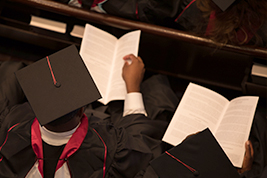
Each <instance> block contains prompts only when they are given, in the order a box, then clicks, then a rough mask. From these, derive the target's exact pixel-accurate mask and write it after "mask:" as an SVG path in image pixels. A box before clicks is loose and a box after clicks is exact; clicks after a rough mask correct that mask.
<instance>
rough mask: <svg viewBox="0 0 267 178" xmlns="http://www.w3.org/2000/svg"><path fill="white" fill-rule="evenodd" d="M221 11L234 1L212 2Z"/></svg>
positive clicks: (217, 0)
mask: <svg viewBox="0 0 267 178" xmlns="http://www.w3.org/2000/svg"><path fill="white" fill-rule="evenodd" d="M212 1H213V2H214V3H215V4H216V5H217V6H218V7H219V8H220V9H221V10H222V11H225V10H226V9H227V8H228V7H230V6H231V5H232V4H233V3H234V2H235V1H236V0H212Z"/></svg>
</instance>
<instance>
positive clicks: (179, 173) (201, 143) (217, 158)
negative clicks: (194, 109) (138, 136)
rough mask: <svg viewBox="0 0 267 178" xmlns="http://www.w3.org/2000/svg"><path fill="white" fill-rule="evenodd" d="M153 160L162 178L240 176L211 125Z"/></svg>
mask: <svg viewBox="0 0 267 178" xmlns="http://www.w3.org/2000/svg"><path fill="white" fill-rule="evenodd" d="M150 164H151V166H152V168H153V169H154V171H155V172H156V173H157V175H158V176H159V177H160V178H177V177H182V178H210V177H212V178H213V177H216V178H239V174H238V173H237V170H236V169H235V167H234V166H233V165H232V163H231V162H230V160H229V159H228V157H227V156H226V154H225V153H224V151H223V150H222V148H221V147H220V145H219V144H218V142H217V141H216V139H215V138H214V136H213V135H212V133H211V132H210V130H209V129H205V130H204V131H202V132H200V133H198V134H196V135H193V136H191V137H189V138H187V139H186V140H185V141H183V142H182V143H181V144H179V145H177V146H176V147H173V148H172V149H170V150H169V151H166V152H165V153H164V154H162V155H161V156H160V157H158V158H156V159H155V160H153V161H152V162H151V163H150Z"/></svg>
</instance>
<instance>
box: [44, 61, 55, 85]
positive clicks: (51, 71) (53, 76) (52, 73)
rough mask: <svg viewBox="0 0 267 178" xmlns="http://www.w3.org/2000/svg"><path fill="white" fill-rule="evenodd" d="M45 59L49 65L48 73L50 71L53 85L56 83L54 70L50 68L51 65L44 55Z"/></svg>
mask: <svg viewBox="0 0 267 178" xmlns="http://www.w3.org/2000/svg"><path fill="white" fill-rule="evenodd" d="M46 61H47V64H48V66H49V69H50V73H51V75H52V78H53V82H54V85H56V84H57V81H56V77H55V75H54V72H53V70H52V67H51V64H50V60H49V58H48V56H46Z"/></svg>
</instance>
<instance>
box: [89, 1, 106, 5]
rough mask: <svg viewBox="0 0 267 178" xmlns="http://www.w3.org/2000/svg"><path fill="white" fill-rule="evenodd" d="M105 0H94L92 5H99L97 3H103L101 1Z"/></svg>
mask: <svg viewBox="0 0 267 178" xmlns="http://www.w3.org/2000/svg"><path fill="white" fill-rule="evenodd" d="M104 1H105V0H94V2H93V4H92V6H91V7H95V6H97V4H99V3H101V2H104Z"/></svg>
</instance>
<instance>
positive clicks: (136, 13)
mask: <svg viewBox="0 0 267 178" xmlns="http://www.w3.org/2000/svg"><path fill="white" fill-rule="evenodd" d="M135 15H136V19H139V15H138V3H136V7H135Z"/></svg>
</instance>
